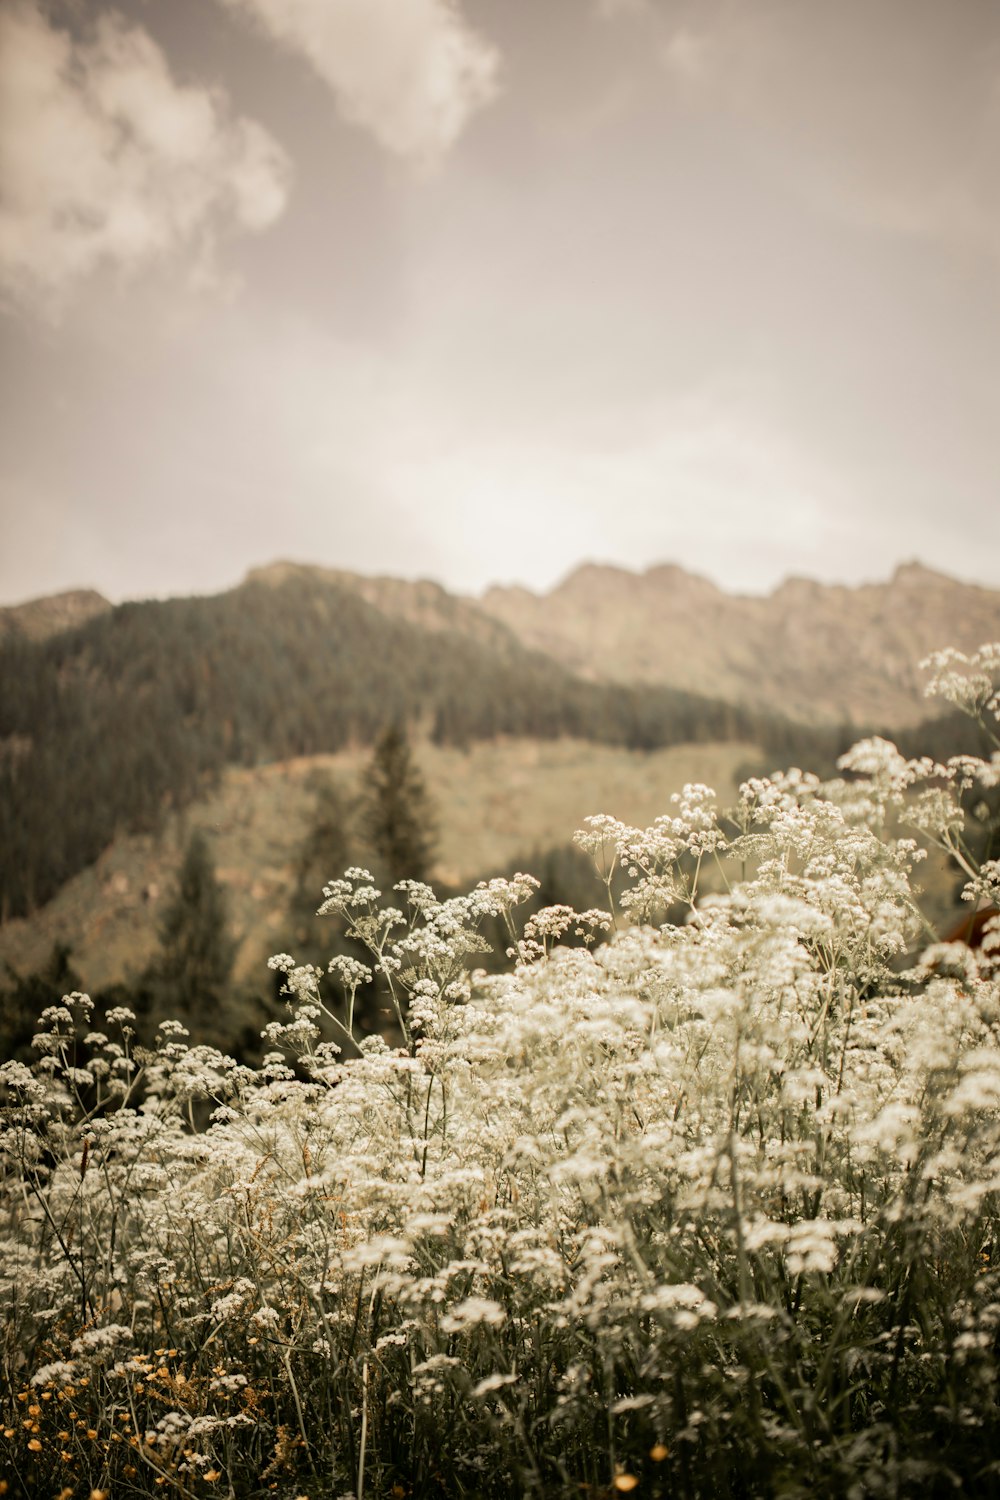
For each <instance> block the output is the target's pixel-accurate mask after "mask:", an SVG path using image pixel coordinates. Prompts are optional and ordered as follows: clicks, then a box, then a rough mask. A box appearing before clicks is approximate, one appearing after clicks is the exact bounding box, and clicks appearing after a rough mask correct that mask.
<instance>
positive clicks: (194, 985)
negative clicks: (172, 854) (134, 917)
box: [151, 832, 236, 1020]
mask: <svg viewBox="0 0 1000 1500" xmlns="http://www.w3.org/2000/svg"><path fill="white" fill-rule="evenodd" d="M235 956H236V944H235V942H234V941H233V938H232V935H231V933H230V931H229V913H228V907H227V902H226V894H225V891H224V890H223V888H222V886H221V885H220V884H219V881H218V879H217V877H216V874H215V866H214V864H213V863H212V856H211V853H210V851H209V847H208V843H207V841H206V839H205V836H204V834H202V833H200V832H196V833H194V834H192V836H191V839H190V841H189V843H188V846H187V852H186V853H185V855H184V862H183V864H182V865H181V868H180V871H179V873H178V877H177V886H176V889H175V891H174V895H173V898H172V900H171V902H170V904H169V906H168V907H167V910H166V912H165V914H164V918H163V922H162V925H161V928H160V954H159V957H158V959H157V960H156V961H155V962H154V966H153V973H152V975H151V979H152V980H153V984H154V988H155V992H156V995H157V999H158V1001H159V1006H158V1008H159V1010H160V1011H161V1014H162V1015H164V1016H166V1015H170V1016H177V1017H178V1018H179V1019H183V1020H188V1019H193V1018H195V1017H196V1016H198V1014H199V1012H203V1011H209V1012H213V1013H214V1015H215V1017H216V1019H217V1018H218V1015H219V1010H220V1007H221V1006H222V1005H223V1003H224V1001H225V999H226V997H227V991H228V988H229V983H230V979H231V977H232V972H233V960H234V959H235Z"/></svg>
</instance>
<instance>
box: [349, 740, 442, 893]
mask: <svg viewBox="0 0 1000 1500" xmlns="http://www.w3.org/2000/svg"><path fill="white" fill-rule="evenodd" d="M435 821H436V820H435V817H434V813H433V810H432V806H431V800H430V798H429V796H428V794H427V789H426V787H425V786H424V781H423V777H422V776H421V775H420V772H419V771H418V770H417V768H416V766H415V765H414V763H413V755H412V752H411V750H410V746H409V743H408V742H407V739H406V735H405V734H404V733H403V731H402V729H401V728H400V727H399V725H397V724H391V725H389V727H388V728H387V729H384V730H383V731H382V733H381V735H380V736H379V738H378V740H377V741H376V744H375V749H374V751H373V753H372V758H371V760H370V762H369V764H368V766H367V767H366V769H365V772H364V775H363V778H362V799H361V829H362V833H363V835H364V837H365V840H366V842H367V845H368V847H369V849H370V850H371V854H372V857H373V862H374V863H375V864H376V865H377V867H378V874H379V877H380V878H381V879H383V880H386V881H388V882H389V883H390V884H392V885H394V884H395V883H396V881H398V880H426V879H427V878H428V876H429V874H430V870H431V866H432V865H433V863H434V852H435V833H436V829H435Z"/></svg>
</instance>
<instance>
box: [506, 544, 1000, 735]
mask: <svg viewBox="0 0 1000 1500" xmlns="http://www.w3.org/2000/svg"><path fill="white" fill-rule="evenodd" d="M480 604H481V606H482V608H483V609H484V610H485V611H487V612H488V613H489V614H491V615H493V617H494V618H495V619H497V620H499V621H501V622H502V623H503V624H505V625H507V626H508V627H509V628H510V629H511V630H513V631H514V632H515V633H516V634H517V635H518V636H519V638H520V639H521V640H522V641H523V642H524V643H525V645H529V646H533V647H535V648H536V649H537V650H540V651H545V652H548V653H550V654H551V655H552V656H554V657H555V658H556V659H557V660H559V661H561V662H563V663H564V664H565V665H566V666H568V667H570V668H571V669H572V670H574V671H578V672H584V673H586V674H587V675H589V676H592V677H594V678H602V679H606V680H610V681H618V682H648V683H656V684H660V685H664V684H666V685H669V686H672V687H679V688H685V689H687V690H688V691H692V692H711V693H712V694H713V695H717V696H719V697H722V698H726V699H728V700H730V701H731V702H735V703H741V704H753V705H755V706H756V707H757V708H765V709H766V708H770V709H773V710H776V711H778V712H781V713H783V714H787V715H788V716H790V717H792V718H799V719H802V720H805V721H807V722H819V723H822V722H826V723H845V722H853V723H855V724H865V723H878V724H880V725H882V726H883V727H885V728H886V729H890V730H891V729H896V728H899V727H902V726H903V725H911V724H915V723H917V722H918V721H919V720H920V719H921V718H923V717H925V716H926V715H927V713H928V712H929V711H933V708H934V705H933V704H932V705H928V703H927V701H926V700H925V699H924V697H923V691H922V674H921V673H920V672H919V670H918V666H917V664H918V662H919V661H920V659H921V658H922V657H923V656H925V655H926V654H927V653H928V652H930V651H933V650H936V649H938V648H940V647H942V646H957V647H958V648H959V649H961V650H970V649H973V648H974V647H976V646H978V645H979V644H981V642H983V641H985V640H994V639H998V638H1000V591H996V590H992V589H985V588H979V587H977V586H975V585H973V584H966V583H960V582H959V581H958V580H956V579H952V578H948V577H946V576H945V575H944V574H942V573H936V572H934V571H933V570H931V569H929V568H925V567H923V566H921V565H920V564H919V563H909V564H906V565H904V566H902V567H900V568H898V569H897V570H896V572H895V573H894V575H893V577H892V578H891V579H890V580H889V581H888V582H887V583H880V584H864V585H862V586H860V587H858V588H847V587H844V586H841V585H826V584H819V583H813V582H810V581H808V580H806V579H799V578H793V579H789V580H788V581H787V582H785V583H783V584H782V585H781V586H780V587H779V588H777V589H775V591H774V592H773V593H772V594H770V595H768V596H767V597H763V598H757V597H748V596H735V595H731V594H726V593H724V592H723V591H722V590H721V589H719V588H716V586H715V585H714V584H712V583H710V582H709V581H708V580H707V579H705V578H699V577H697V576H695V575H693V574H690V573H686V572H685V571H684V570H683V569H682V568H677V567H674V566H671V565H666V566H661V567H656V568H650V569H649V570H648V572H645V573H631V572H628V571H627V570H625V569H621V568H612V567H600V566H595V565H586V566H584V567H582V568H579V569H577V570H576V571H575V572H574V573H572V574H571V575H570V576H569V577H568V578H567V579H566V580H565V581H564V582H563V583H561V584H560V585H559V586H558V587H556V588H554V589H553V590H552V591H551V592H550V593H548V594H542V595H538V594H533V593H531V592H530V591H528V590H527V589H522V588H492V589H489V590H487V592H486V593H485V595H484V596H483V598H482V599H481V601H480Z"/></svg>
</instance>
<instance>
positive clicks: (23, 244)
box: [0, 0, 290, 313]
mask: <svg viewBox="0 0 1000 1500" xmlns="http://www.w3.org/2000/svg"><path fill="white" fill-rule="evenodd" d="M289 175H290V174H289V164H288V161H287V159H286V157H285V155H284V153H283V151H282V150H281V148H280V147H279V146H278V145H277V143H276V142H275V141H274V140H272V138H271V137H270V136H269V135H268V134H267V133H266V131H264V130H263V129H262V128H261V127H260V126H259V125H257V124H256V123H255V122H253V121H252V120H247V119H242V118H234V117H233V116H232V115H231V113H230V112H229V110H228V107H227V101H226V98H225V96H224V95H223V94H222V93H220V92H219V91H218V90H214V89H213V90H210V89H206V88H200V87H190V86H183V85H180V84H178V83H176V82H175V81H174V79H173V78H172V76H171V73H170V69H169V66H168V63H167V60H166V58H165V57H164V55H163V53H162V52H161V51H160V49H159V47H157V45H156V43H155V42H154V41H153V40H152V38H151V37H150V36H149V35H148V33H146V32H145V31H143V30H142V29H141V28H140V27H137V26H133V25H130V24H128V23H127V22H126V21H125V20H123V19H122V17H120V16H119V15H117V14H115V13H113V12H109V13H107V14H105V15H103V16H101V17H100V18H99V19H98V20H97V21H96V23H95V24H94V25H93V26H92V27H91V28H90V29H89V30H88V31H87V32H86V34H85V35H84V36H83V37H82V38H81V39H75V38H74V37H72V36H70V35H69V33H67V32H66V31H63V30H60V29H59V28H58V27H56V26H54V25H53V24H51V23H50V21H49V20H48V19H47V18H46V16H45V15H44V14H43V12H42V10H41V9H40V7H39V5H38V3H37V0H14V3H12V4H8V5H6V6H5V7H4V8H3V11H2V14H0V289H2V290H4V291H5V292H6V293H7V295H8V296H9V297H10V298H12V299H13V300H14V301H15V302H20V303H25V304H31V305H34V306H35V307H40V308H43V309H44V310H46V311H48V312H50V313H53V312H56V311H58V310H59V309H60V308H61V306H62V305H63V304H64V302H65V301H66V299H67V297H68V296H69V294H70V293H71V292H72V291H73V290H74V289H75V288H76V287H77V286H78V285H79V283H80V282H82V281H83V280H84V278H86V277H87V276H88V275H90V274H91V273H92V272H94V271H95V270H97V269H98V268H99V267H101V266H110V267H114V268H118V269H120V270H123V271H134V270H136V269H137V268H139V267H141V266H144V265H146V264H148V263H150V262H153V261H156V260H160V259H162V258H164V257H167V256H171V255H176V254H179V253H182V252H189V253H193V256H194V259H195V261H196V263H197V269H198V272H199V274H200V275H201V276H202V277H203V278H204V276H205V274H206V267H210V266H211V263H212V257H213V251H214V246H215V242H216V239H217V236H218V233H219V231H220V229H221V228H223V227H225V226H229V227H236V228H238V229H243V230H249V231H259V230H262V229H265V228H266V227H267V226H268V225H269V224H271V223H272V222H273V221H274V220H275V219H276V218H277V217H278V216H279V215H280V214H281V212H282V210H283V209H284V206H285V201H286V196H287V191H288V182H289Z"/></svg>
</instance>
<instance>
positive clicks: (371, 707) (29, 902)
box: [0, 573, 841, 920]
mask: <svg viewBox="0 0 1000 1500" xmlns="http://www.w3.org/2000/svg"><path fill="white" fill-rule="evenodd" d="M397 721H398V722H399V723H401V724H405V725H409V726H411V727H413V728H418V729H420V730H423V731H426V732H429V733H431V734H432V736H433V737H434V738H435V739H436V740H437V741H438V742H439V743H444V744H452V745H456V744H457V745H461V744H465V743H468V742H470V741H472V740H479V739H489V738H492V737H495V736H497V735H520V736H528V737H532V738H537V739H552V738H557V737H559V736H563V735H571V736H574V737H576V738H579V739H585V740H591V741H595V742H599V743H603V744H613V745H625V746H629V747H632V748H641V749H652V748H655V747H659V746H664V745H670V744H678V743H682V742H690V741H710V740H711V741H720V740H733V739H740V740H746V741H752V742H754V743H757V744H760V745H763V746H765V747H766V748H767V749H768V750H769V751H771V752H773V753H774V754H775V755H776V756H780V757H786V756H800V757H802V758H806V757H808V758H809V759H810V761H812V760H814V759H815V758H816V757H817V756H824V757H826V758H829V756H830V755H831V754H832V753H835V752H836V750H837V749H839V748H841V742H840V737H838V736H837V735H836V734H835V733H832V732H825V733H822V734H819V735H816V734H813V733H812V732H810V731H807V730H800V729H799V728H797V727H796V726H793V725H791V724H789V723H787V722H786V721H783V720H780V719H778V718H776V717H774V716H771V715H764V714H758V713H755V712H754V711H753V710H751V709H747V708H735V707H733V706H731V705H729V704H725V703H722V702H720V701H718V700H715V699H712V698H709V697H701V696H698V695H696V694H692V693H687V692H681V691H678V690H676V689H669V688H650V687H649V686H644V687H642V688H633V687H630V686H628V685H622V684H598V683H593V682H586V681H583V680H582V679H580V678H578V677H576V676H574V675H573V674H572V673H571V672H570V671H569V670H567V669H566V668H564V667H562V666H560V665H559V664H557V663H556V662H554V661H552V660H550V659H549V658H547V657H545V656H543V655H542V654H540V653H537V652H534V651H530V650H528V649H527V648H525V647H522V646H521V645H519V644H518V643H517V642H516V641H515V640H514V639H513V638H507V637H505V638H504V639H503V640H502V641H499V642H497V643H487V642H485V641H483V640H477V639H474V638H471V637H470V636H469V635H467V634H458V633H456V632H454V631H450V630H447V629H442V628H436V629H430V628H423V627H421V626H420V625H418V624H415V623H414V622H413V621H411V620H404V619H401V618H398V617H392V616H390V615H388V614H386V613H384V612H382V611H381V610H379V609H377V608H375V607H374V606H373V605H371V604H369V603H368V602H366V601H365V600H364V599H362V598H361V597H360V596H359V595H358V593H357V592H356V591H355V590H353V589H351V588H348V587H344V586H342V585H340V584H338V583H336V582H333V581H330V580H329V578H324V577H321V576H313V575H309V574H306V573H294V574H292V575H290V576H289V577H288V578H287V579H285V580H284V581H280V582H274V581H273V580H272V581H268V582H264V581H262V580H260V579H251V580H248V581H247V582H246V583H245V584H243V585H241V586H240V587H239V588H237V589H234V590H232V591H230V592H228V593H225V594H220V595H218V596H215V597H212V598H192V599H173V600H168V601H159V602H158V601H149V602H143V603H136V604H124V605H121V606H119V607H118V608H116V609H114V610H112V611H107V612H104V613H101V614H99V615H97V616H96V617H95V618H92V619H89V620H87V621H86V622H85V623H83V624H81V625H79V626H78V627H76V628H73V629H70V630H67V631H64V632H61V633H58V634H55V635H53V636H50V637H49V638H47V639H41V640H33V639H29V638H27V637H26V636H25V635H23V634H16V635H12V636H11V637H10V638H9V639H8V640H7V641H6V642H4V643H3V645H2V647H0V918H2V919H3V920H6V919H7V918H9V917H11V916H14V915H18V914H23V913H25V912H28V911H31V910H32V909H34V908H35V907H36V906H38V905H39V904H41V903H43V902H44V901H46V900H48V899H49V898H50V897H51V896H52V895H53V894H54V893H55V891H56V890H58V889H59V887H60V886H61V885H62V884H63V883H64V882H65V881H66V880H67V879H68V878H69V877H70V876H71V875H73V874H74V873H75V872H76V871H78V870H80V869H82V868H84V867H85V866H86V865H87V864H89V863H90V862H91V861H93V860H94V859H95V858H96V857H97V856H98V854H99V853H100V852H101V850H102V849H103V848H105V847H106V845H107V844H108V843H109V842H110V840H111V839H112V838H113V837H114V835H115V834H116V832H120V831H127V830H128V831H140V830H144V829H151V828H154V827H156V826H157V824H158V821H159V819H160V818H161V816H162V814H163V812H164V810H165V809H166V808H169V807H178V806H183V805H185V804H186V803H187V802H188V801H189V800H190V799H191V798H192V797H193V796H194V795H195V794H196V793H197V792H198V791H199V790H200V789H201V788H202V787H203V786H204V785H205V784H206V782H207V781H209V780H210V779H211V778H212V777H213V776H215V775H216V774H217V773H218V772H219V771H220V770H221V769H222V768H223V767H224V766H226V765H228V764H238V765H253V764H257V763H262V762H267V761H274V760H283V759H286V758H288V757H290V756H295V755H304V754H313V753H317V752H322V751H335V750H338V749H340V748H342V747H343V746H345V745H348V744H351V743H361V744H367V743H370V742H371V741H372V740H373V739H374V737H375V736H376V735H377V733H378V732H379V730H380V729H381V728H382V727H383V726H384V725H385V724H386V723H388V722H397Z"/></svg>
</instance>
